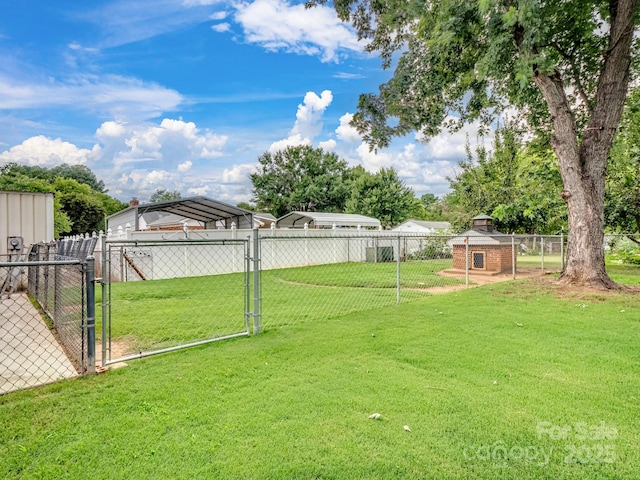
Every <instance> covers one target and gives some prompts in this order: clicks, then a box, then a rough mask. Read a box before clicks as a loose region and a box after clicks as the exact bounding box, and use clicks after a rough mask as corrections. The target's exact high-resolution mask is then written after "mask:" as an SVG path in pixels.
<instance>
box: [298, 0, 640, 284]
mask: <svg viewBox="0 0 640 480" xmlns="http://www.w3.org/2000/svg"><path fill="white" fill-rule="evenodd" d="M319 3H327V0H310V1H309V2H308V5H315V4H319ZM333 5H334V7H335V9H336V11H337V13H338V15H339V16H340V18H342V19H343V20H345V21H351V23H352V24H353V25H354V27H355V28H356V29H357V31H358V34H359V36H360V37H361V38H364V39H366V40H369V43H368V44H367V46H366V47H365V48H366V49H367V50H368V51H370V52H374V51H377V52H380V55H381V57H382V59H383V66H384V67H389V66H390V65H391V63H392V61H393V59H394V58H397V57H394V53H396V52H399V53H400V56H399V59H398V61H397V65H396V67H395V71H394V75H393V77H392V78H391V80H389V81H388V82H387V83H385V84H383V85H381V87H380V93H379V95H375V94H366V95H362V96H361V97H360V102H359V107H358V112H357V113H356V114H355V115H354V118H353V124H354V125H355V126H356V127H357V128H358V130H359V131H360V133H361V134H362V135H363V136H364V138H365V139H366V140H367V141H368V142H369V143H370V144H371V145H372V146H374V147H378V146H386V145H388V144H389V142H390V139H391V137H393V136H398V135H404V134H406V133H408V132H410V131H412V130H417V131H418V132H420V133H421V134H422V135H423V136H424V137H425V138H429V137H431V136H433V135H435V134H437V133H438V132H439V131H440V130H441V128H443V127H446V126H450V127H454V128H455V127H456V126H460V124H461V123H464V122H470V121H475V120H480V121H481V122H482V124H483V125H485V126H486V125H488V124H489V122H490V121H491V118H492V116H493V115H494V114H496V113H498V112H500V111H501V110H502V109H504V108H505V107H507V106H511V107H514V108H516V109H518V110H519V111H520V112H521V113H522V116H523V117H526V118H527V120H528V122H529V124H530V125H531V126H533V127H537V128H539V129H540V130H544V131H547V132H551V133H552V135H551V141H550V145H551V147H552V148H553V150H554V152H555V153H556V156H557V158H558V164H559V168H560V173H561V176H562V181H563V187H564V188H563V190H562V198H563V199H564V200H565V201H566V203H567V209H568V223H569V248H568V252H567V264H566V268H565V270H564V272H563V273H562V275H561V279H560V281H561V282H563V283H571V284H588V285H592V286H595V287H600V288H614V287H616V284H615V283H614V282H613V281H611V279H610V278H609V277H608V275H607V273H606V271H605V264H604V248H603V242H602V238H603V234H604V192H605V172H606V167H607V159H608V154H609V150H610V147H611V144H612V141H613V137H614V133H615V131H616V129H617V127H618V124H619V121H620V116H621V114H622V109H623V105H624V101H625V97H626V94H627V88H628V84H629V78H630V70H631V59H632V58H633V57H634V55H636V54H637V51H638V49H639V45H638V42H637V41H634V34H635V32H636V31H637V22H638V9H639V5H640V0H617V1H616V0H612V1H609V2H602V1H594V0H563V1H558V0H520V1H518V2H513V1H512V0H440V1H432V2H422V1H416V2H413V1H412V2H398V1H397V0H376V1H368V0H334V1H333Z"/></svg>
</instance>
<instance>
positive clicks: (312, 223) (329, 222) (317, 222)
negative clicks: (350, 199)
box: [276, 212, 380, 228]
mask: <svg viewBox="0 0 640 480" xmlns="http://www.w3.org/2000/svg"><path fill="white" fill-rule="evenodd" d="M305 223H307V224H309V228H332V227H333V226H334V225H335V226H336V227H339V228H340V227H343V228H344V227H347V228H349V227H352V228H355V227H358V226H360V227H363V228H380V220H378V219H377V218H372V217H365V216H364V215H356V214H353V213H326V212H291V213H287V214H286V215H284V216H282V217H280V218H279V219H278V221H277V222H276V226H278V227H289V228H303V227H304V224H305Z"/></svg>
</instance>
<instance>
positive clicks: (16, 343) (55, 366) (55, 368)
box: [0, 293, 78, 394]
mask: <svg viewBox="0 0 640 480" xmlns="http://www.w3.org/2000/svg"><path fill="white" fill-rule="evenodd" d="M77 375H78V373H77V372H76V369H75V368H74V367H73V364H72V363H71V362H70V361H69V359H68V358H67V356H66V354H65V353H64V351H63V350H62V347H60V345H59V344H58V342H57V341H56V339H55V337H54V336H53V334H52V333H51V331H50V330H49V328H47V326H46V325H45V323H44V320H43V319H42V317H41V316H40V313H39V312H38V310H37V309H36V308H35V307H34V306H33V305H32V304H31V302H30V301H29V299H28V298H27V295H26V294H24V293H14V294H12V295H11V297H10V298H5V297H3V298H2V300H0V394H3V393H7V392H11V391H14V390H20V389H23V388H29V387H35V386H38V385H44V384H46V383H51V382H55V381H57V380H61V379H63V378H71V377H75V376H77Z"/></svg>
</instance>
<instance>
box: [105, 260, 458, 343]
mask: <svg viewBox="0 0 640 480" xmlns="http://www.w3.org/2000/svg"><path fill="white" fill-rule="evenodd" d="M443 262H444V263H443ZM450 263H451V261H450V260H448V261H447V260H444V261H419V262H405V263H403V264H402V265H401V286H402V287H403V288H411V287H418V286H423V287H424V286H429V285H437V284H447V285H454V284H462V283H464V282H463V281H462V280H458V279H455V278H443V277H439V276H438V275H437V274H436V272H437V271H439V270H442V269H444V268H447V266H450ZM262 281H263V286H262V298H263V313H264V322H265V325H267V326H274V325H283V324H291V323H297V322H299V321H304V320H308V319H323V318H330V317H331V316H335V315H344V314H347V313H351V312H354V311H360V310H366V309H370V308H372V307H375V306H386V305H392V304H395V303H396V301H397V296H396V295H397V293H396V282H397V265H396V263H394V262H392V263H345V264H333V265H318V266H311V267H302V268H287V269H279V270H269V271H265V272H263V274H262ZM244 283H245V279H244V276H243V275H242V274H239V273H234V274H227V275H214V276H203V277H189V278H176V279H169V280H150V281H146V282H128V283H114V284H112V287H111V288H112V292H111V305H112V313H111V316H112V323H111V329H112V338H113V339H114V340H117V341H120V342H124V343H125V344H126V345H127V346H128V348H129V349H130V351H131V352H135V351H140V350H148V349H158V348H163V347H167V346H172V345H177V344H181V343H186V342H193V341H197V340H202V339H207V338H212V337H215V336H217V335H224V334H229V333H236V332H240V331H242V330H243V329H244V309H245V294H244ZM319 287H339V288H334V289H333V290H331V291H330V295H327V294H328V293H329V292H328V291H327V289H326V288H319ZM250 295H253V292H250ZM424 295H425V294H424V293H420V292H418V293H416V292H411V295H408V294H405V295H404V296H403V300H409V299H411V298H418V297H421V296H424ZM97 296H98V299H97V302H98V304H100V302H101V292H98V295H97ZM158 312H162V314H161V315H158ZM98 314H99V315H100V314H101V309H100V308H98ZM97 328H98V329H97V331H98V332H100V331H101V330H100V329H101V328H102V323H101V320H100V319H98V326H97Z"/></svg>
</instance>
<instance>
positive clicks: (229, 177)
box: [222, 163, 256, 185]
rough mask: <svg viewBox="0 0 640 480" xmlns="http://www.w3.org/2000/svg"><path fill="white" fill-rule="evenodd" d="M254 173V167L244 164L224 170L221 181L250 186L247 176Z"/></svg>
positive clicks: (249, 179)
mask: <svg viewBox="0 0 640 480" xmlns="http://www.w3.org/2000/svg"><path fill="white" fill-rule="evenodd" d="M255 172H256V165H255V164H249V163H245V164H242V165H234V166H233V167H231V168H225V169H224V172H223V173H222V181H223V182H224V183H236V184H245V185H251V178H250V177H249V175H251V174H252V173H255Z"/></svg>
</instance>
